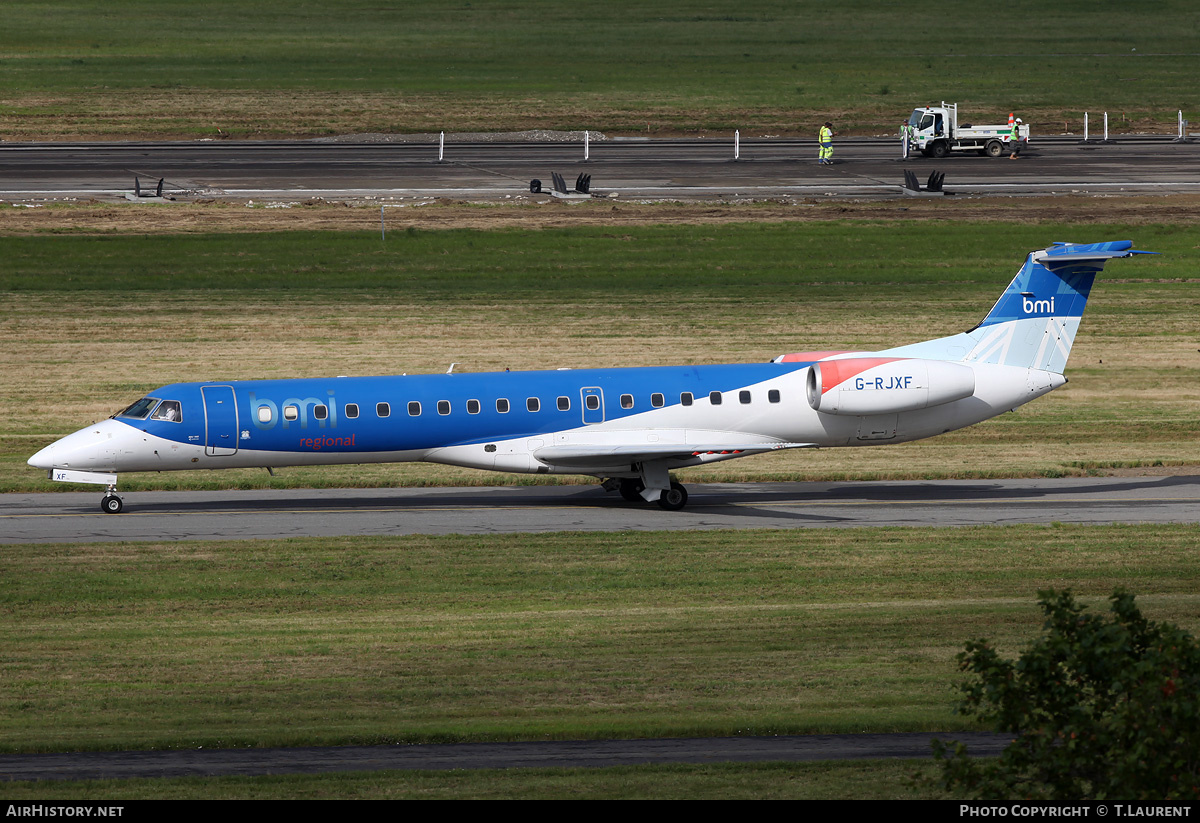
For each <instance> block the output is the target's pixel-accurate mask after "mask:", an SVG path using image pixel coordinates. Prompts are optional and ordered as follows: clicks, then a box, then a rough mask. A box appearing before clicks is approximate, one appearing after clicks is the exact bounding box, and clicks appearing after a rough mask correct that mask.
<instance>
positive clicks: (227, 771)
mask: <svg viewBox="0 0 1200 823" xmlns="http://www.w3.org/2000/svg"><path fill="white" fill-rule="evenodd" d="M934 737H939V738H941V739H942V740H946V741H949V740H957V741H960V742H963V743H965V744H966V745H967V750H968V751H969V752H970V753H971V754H972V755H975V756H983V757H986V756H993V755H997V754H999V753H1000V751H1001V750H1002V749H1003V748H1004V747H1005V746H1006V745H1007V744H1008V742H1009V740H1010V739H1011V737H1010V736H1007V735H998V734H989V733H986V732H949V733H946V734H941V735H936V734H923V733H919V734H827V735H806V736H782V737H726V738H707V739H686V738H681V739H658V740H577V741H576V740H567V741H556V742H548V743H455V744H429V745H417V746H410V745H398V746H321V747H310V748H296V749H189V750H182V751H146V752H70V753H63V754H57V753H55V754H18V755H11V754H0V783H2V782H3V781H6V780H102V779H124V778H132V777H220V776H226V775H265V774H272V775H275V774H328V773H332V772H369V771H380V770H384V769H403V770H409V769H433V770H439V771H440V770H446V769H513V768H559V769H565V768H603V767H606V766H641V765H647V764H667V763H696V764H705V763H767V762H779V761H786V762H804V761H816V760H863V759H868V758H869V759H878V758H887V759H891V758H904V759H915V758H926V757H930V756H931V749H930V740H931V739H932V738H934Z"/></svg>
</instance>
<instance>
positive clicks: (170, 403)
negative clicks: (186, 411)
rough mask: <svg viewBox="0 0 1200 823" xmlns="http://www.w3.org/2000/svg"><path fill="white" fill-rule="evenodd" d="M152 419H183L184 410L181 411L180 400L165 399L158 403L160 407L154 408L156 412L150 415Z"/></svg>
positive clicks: (171, 420) (176, 421) (175, 420)
mask: <svg viewBox="0 0 1200 823" xmlns="http://www.w3.org/2000/svg"><path fill="white" fill-rule="evenodd" d="M150 419H151V420H167V421H169V422H171V423H179V422H181V421H182V420H183V412H182V411H180V407H179V401H178V400H164V401H162V402H161V403H159V404H158V408H157V409H155V410H154V414H152V415H150Z"/></svg>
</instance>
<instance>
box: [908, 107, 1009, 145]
mask: <svg viewBox="0 0 1200 823" xmlns="http://www.w3.org/2000/svg"><path fill="white" fill-rule="evenodd" d="M1010 116H1011V115H1010ZM1016 123H1017V134H1018V135H1019V136H1020V145H1018V146H1017V147H1016V148H1017V150H1018V151H1019V150H1020V149H1022V148H1024V147H1025V144H1026V142H1028V140H1029V125H1028V124H1026V123H1022V122H1021V121H1020V120H1017V121H1016ZM901 130H902V131H903V133H904V135H903V136H904V139H905V141H906V143H907V146H908V150H909V151H919V152H921V154H923V155H925V156H926V157H945V156H946V155H948V154H949V153H950V152H952V151H977V152H979V153H980V154H984V155H987V156H988V157H999V156H1000V155H1002V154H1009V153H1011V152H1012V150H1013V149H1012V147H1011V146H1010V145H1009V142H1010V136H1011V133H1012V127H1011V126H1009V125H1006V124H1001V125H999V126H972V125H971V124H970V123H964V124H963V125H959V123H958V104H957V103H950V104H947V103H946V102H945V101H942V105H940V106H922V107H920V108H916V109H913V113H912V116H911V117H909V118H908V123H906V124H905V125H903V126H901Z"/></svg>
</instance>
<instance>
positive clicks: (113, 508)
mask: <svg viewBox="0 0 1200 823" xmlns="http://www.w3.org/2000/svg"><path fill="white" fill-rule="evenodd" d="M123 508H125V504H124V503H122V502H121V498H119V497H117V496H116V495H115V494H108V495H105V496H104V499H103V500H101V501H100V510H101V511H102V512H104V513H105V514H120V513H121V509H123Z"/></svg>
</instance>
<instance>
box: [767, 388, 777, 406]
mask: <svg viewBox="0 0 1200 823" xmlns="http://www.w3.org/2000/svg"><path fill="white" fill-rule="evenodd" d="M767 402H768V403H778V402H779V389H771V390H770V391H769V392H767Z"/></svg>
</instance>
